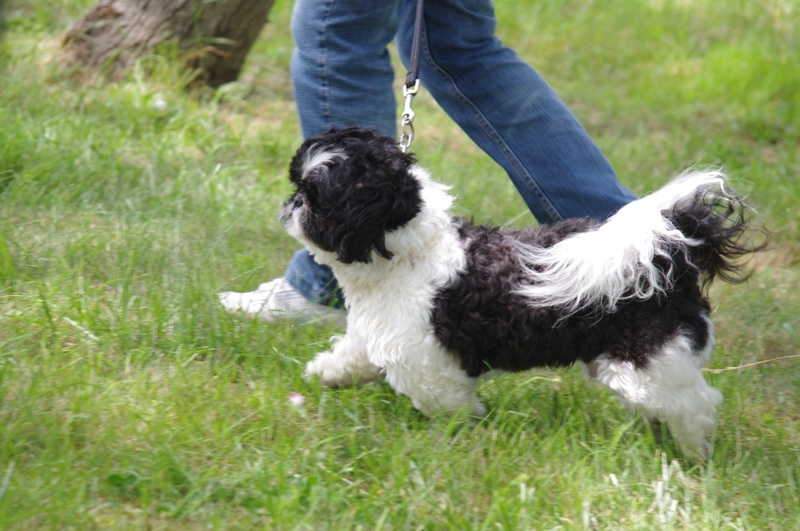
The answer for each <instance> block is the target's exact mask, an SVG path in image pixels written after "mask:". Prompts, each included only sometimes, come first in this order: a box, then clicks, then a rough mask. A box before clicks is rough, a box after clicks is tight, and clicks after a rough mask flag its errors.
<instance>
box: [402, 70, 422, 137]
mask: <svg viewBox="0 0 800 531" xmlns="http://www.w3.org/2000/svg"><path fill="white" fill-rule="evenodd" d="M417 92H419V79H417V80H416V81H415V82H414V84H413V85H411V86H408V85H407V86H405V87H403V98H405V105H404V106H403V119H402V121H401V122H400V123H401V127H402V129H403V133H402V134H401V135H400V151H402V152H403V153H405V152H406V151H407V150H408V148H409V147H411V142H413V141H414V117H415V116H416V115H415V114H414V109H412V108H411V103H412V102H413V101H414V96H416V95H417Z"/></svg>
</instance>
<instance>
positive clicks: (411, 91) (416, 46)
mask: <svg viewBox="0 0 800 531" xmlns="http://www.w3.org/2000/svg"><path fill="white" fill-rule="evenodd" d="M424 4H425V0H417V12H416V15H415V16H414V35H413V38H412V40H411V58H410V60H409V64H408V75H406V83H405V85H404V86H403V99H404V100H405V105H404V106H403V117H402V121H401V122H400V124H401V127H402V130H403V132H402V134H401V135H400V149H401V150H402V151H403V153H405V152H406V151H407V150H408V148H409V147H410V146H411V142H413V141H414V117H415V114H414V110H413V109H412V108H411V103H412V101H414V96H416V95H417V92H419V55H420V48H421V47H422V26H423V24H424V18H423V11H424Z"/></svg>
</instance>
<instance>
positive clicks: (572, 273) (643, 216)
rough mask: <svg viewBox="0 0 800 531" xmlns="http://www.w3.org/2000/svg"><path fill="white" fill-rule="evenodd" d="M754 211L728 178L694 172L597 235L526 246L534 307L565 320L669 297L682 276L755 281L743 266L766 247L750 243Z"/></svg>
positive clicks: (528, 291)
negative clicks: (747, 240)
mask: <svg viewBox="0 0 800 531" xmlns="http://www.w3.org/2000/svg"><path fill="white" fill-rule="evenodd" d="M746 212H747V207H746V206H745V205H744V202H743V200H742V199H741V197H739V196H738V195H737V194H735V193H734V192H732V191H731V190H728V189H726V187H725V176H724V174H723V173H722V172H721V171H718V170H712V171H702V172H699V171H695V172H687V173H684V174H682V175H681V176H679V177H677V178H676V179H674V180H673V181H671V182H670V183H669V184H667V185H666V186H664V187H663V188H661V189H660V190H658V191H657V192H654V193H652V194H650V195H648V196H645V197H643V198H641V199H638V200H636V201H634V202H632V203H630V204H628V205H626V206H625V207H623V208H622V209H621V210H620V211H619V212H618V213H617V214H615V215H614V216H612V217H611V218H609V220H608V221H606V222H605V223H604V224H602V225H600V226H598V227H597V228H596V229H594V230H592V231H589V232H582V233H577V234H574V235H571V236H569V237H568V238H566V239H564V240H562V241H560V242H558V243H556V244H554V245H553V246H551V247H534V246H523V247H522V248H521V249H520V251H519V253H520V254H519V257H520V260H521V261H522V263H523V266H524V268H525V270H526V272H527V273H528V274H529V278H530V280H531V283H530V284H527V285H525V286H524V287H521V288H520V289H519V292H520V293H521V294H523V295H525V296H526V297H528V298H529V299H530V301H531V303H532V304H534V305H536V306H539V307H558V308H559V309H560V310H561V311H562V312H564V314H565V315H567V316H568V315H572V314H574V313H576V312H581V311H589V312H590V313H594V312H595V311H596V310H600V309H602V310H604V311H608V312H612V311H614V309H615V308H616V306H617V304H618V303H619V302H621V301H625V300H631V299H647V298H650V297H653V296H656V295H658V294H659V293H664V292H665V291H667V290H668V289H669V288H670V287H671V286H672V285H673V283H674V281H675V279H676V278H678V276H680V275H686V274H691V275H693V276H694V277H695V279H696V280H698V281H700V282H702V283H703V285H704V286H705V285H706V284H708V283H709V282H711V281H712V280H713V279H714V278H715V277H717V276H719V277H720V278H722V279H724V280H726V281H728V282H741V281H744V280H745V279H746V278H747V275H746V274H745V273H744V272H743V270H742V264H741V262H740V261H739V260H738V259H739V258H740V257H741V256H743V255H746V254H749V253H751V252H754V251H756V250H759V249H760V248H761V247H763V244H761V245H759V244H748V243H742V240H744V238H743V235H744V233H745V232H747V229H748V223H747V220H746V216H745V214H746Z"/></svg>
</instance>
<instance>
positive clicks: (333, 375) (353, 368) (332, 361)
mask: <svg viewBox="0 0 800 531" xmlns="http://www.w3.org/2000/svg"><path fill="white" fill-rule="evenodd" d="M331 341H332V344H331V350H326V351H325V352H320V353H319V354H317V356H316V357H315V358H314V359H313V360H312V361H310V362H308V365H306V371H305V375H304V376H305V377H306V378H311V377H312V376H314V375H317V376H319V378H320V381H321V382H322V384H323V385H325V386H327V387H349V386H351V385H356V384H364V383H367V382H372V381H375V380H382V379H383V372H382V370H381V368H380V367H378V366H376V365H373V364H372V363H370V361H369V358H368V357H367V351H366V349H365V348H364V347H363V343H362V342H360V341H357V340H354V339H353V337H352V336H351V335H345V336H344V337H340V336H337V337H334V338H333V339H332V340H331Z"/></svg>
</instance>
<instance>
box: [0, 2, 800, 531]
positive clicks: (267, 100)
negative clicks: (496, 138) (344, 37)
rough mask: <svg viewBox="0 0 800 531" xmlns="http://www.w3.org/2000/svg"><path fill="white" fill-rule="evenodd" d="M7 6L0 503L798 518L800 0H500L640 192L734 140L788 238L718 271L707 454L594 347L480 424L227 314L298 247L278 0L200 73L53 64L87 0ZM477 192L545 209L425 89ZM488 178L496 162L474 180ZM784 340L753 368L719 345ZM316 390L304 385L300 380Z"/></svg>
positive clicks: (16, 507)
mask: <svg viewBox="0 0 800 531" xmlns="http://www.w3.org/2000/svg"><path fill="white" fill-rule="evenodd" d="M40 4H41V3H40V2H33V1H32V0H16V1H14V2H11V5H9V6H7V13H6V18H7V31H6V34H5V36H4V39H3V40H2V41H0V46H1V47H2V50H1V51H2V54H0V57H2V61H3V64H2V66H1V67H2V73H0V79H1V80H2V81H0V124H2V127H0V528H3V529H37V528H39V529H109V528H114V529H128V528H131V529H135V528H148V529H171V530H172V529H196V528H219V529H223V528H224V529H239V528H241V529H251V528H259V527H261V528H270V529H272V528H274V529H317V528H330V529H349V528H361V529H405V528H408V529H436V528H460V529H467V528H469V529H473V528H474V529H489V528H492V529H497V528H500V529H555V528H562V529H582V528H589V529H619V528H623V529H774V530H784V529H793V528H795V527H796V526H797V523H798V522H800V405H798V402H797V397H798V396H800V361H798V360H797V359H796V358H794V359H792V358H789V359H783V360H779V359H778V358H784V357H788V356H796V355H797V353H798V351H799V350H800V297H798V293H800V261H799V260H798V256H800V232H799V229H798V219H800V213H799V212H798V207H797V205H798V204H800V186H798V185H797V175H798V174H800V160H798V153H799V152H800V150H799V149H798V147H799V144H800V105H799V104H800V73H799V72H800V71H798V69H797V68H796V64H797V50H798V49H800V42H799V41H800V33H798V32H797V31H796V29H797V28H798V27H800V9H798V7H797V5H796V4H795V3H793V2H788V1H785V0H770V1H766V2H758V3H755V2H748V1H745V0H723V1H711V0H696V1H693V2H667V1H660V0H650V1H644V0H640V1H622V0H617V1H613V2H598V1H585V0H583V1H558V2H556V1H536V2H533V1H530V2H505V3H504V2H498V5H497V9H498V17H499V20H500V26H499V32H500V35H501V37H502V38H503V39H504V40H505V41H506V42H507V43H508V44H510V45H512V46H513V47H515V49H517V50H518V52H519V53H520V55H521V56H523V57H524V58H525V59H526V60H528V61H530V62H531V63H532V64H534V65H535V66H536V67H537V69H538V70H539V71H540V72H541V73H542V74H543V75H545V77H546V78H547V79H549V80H550V82H551V84H553V86H554V87H555V88H556V89H557V90H558V91H559V93H561V94H562V95H563V97H564V98H565V99H566V100H567V101H568V102H569V104H570V105H571V106H572V107H573V109H574V110H575V112H576V113H577V114H578V116H579V117H580V119H581V120H582V121H583V122H584V124H585V125H586V126H587V128H588V129H589V130H590V132H591V134H592V135H593V136H594V137H595V138H596V140H597V141H598V143H599V144H600V145H601V147H602V148H603V150H604V152H605V153H606V154H607V156H608V157H609V159H610V160H611V162H612V164H613V165H614V166H615V168H616V169H617V171H618V173H619V175H620V178H621V180H622V181H623V182H624V183H625V184H626V185H628V186H629V187H631V188H632V189H633V190H635V191H636V192H638V193H645V192H647V191H649V190H652V189H654V188H656V187H658V186H659V185H660V184H662V183H663V182H665V181H666V180H667V179H668V178H669V177H670V176H672V175H674V174H676V173H677V172H679V171H680V170H682V169H683V168H685V167H687V166H690V165H693V164H716V163H720V164H724V166H725V168H726V169H727V170H728V171H729V173H730V174H731V175H732V177H733V184H734V186H735V187H736V188H738V189H740V190H741V191H743V192H744V193H747V194H748V195H749V196H750V198H751V202H752V204H753V205H754V206H755V207H756V208H757V210H758V219H759V221H760V222H762V223H763V224H764V225H765V226H767V227H768V228H769V229H770V230H771V231H772V232H773V235H774V242H773V249H772V250H771V251H770V252H768V253H765V254H763V255H761V256H760V257H759V258H758V259H757V261H756V262H755V267H756V273H755V275H754V276H753V278H752V279H751V280H750V281H749V283H747V284H745V285H741V286H725V285H717V286H715V287H714V289H713V290H712V299H713V304H714V308H715V322H716V326H717V332H718V347H717V352H716V355H715V358H714V361H713V362H712V367H711V368H712V369H715V370H718V371H717V372H710V373H708V375H707V376H708V378H709V380H711V381H712V383H713V385H715V386H716V387H718V388H719V389H721V390H722V391H723V393H724V394H725V402H724V404H723V405H722V408H721V411H720V416H719V425H718V429H717V431H716V434H715V439H714V452H713V456H712V459H711V460H710V461H709V463H708V464H707V465H704V466H692V465H691V464H689V463H688V462H686V461H685V460H684V459H683V458H682V457H681V456H680V454H679V453H678V452H677V451H676V450H675V448H674V447H673V446H672V445H671V444H670V443H666V444H665V445H663V446H661V445H659V444H657V443H656V442H655V441H654V440H653V438H652V437H651V436H650V435H649V434H648V432H647V431H646V430H645V429H643V428H642V426H641V425H640V424H638V423H637V422H635V421H634V419H633V417H631V416H630V415H629V414H628V413H626V412H624V411H622V410H620V408H619V407H618V405H617V403H616V401H615V399H614V398H613V397H612V396H610V394H609V393H607V392H605V391H604V390H602V389H599V388H595V387H591V386H589V387H587V386H586V385H585V384H584V383H583V381H582V379H581V376H580V374H579V371H577V370H564V371H538V372H532V373H527V374H520V375H511V376H504V377H502V378H499V379H496V380H492V381H489V382H487V383H485V384H484V385H482V387H481V389H480V391H479V392H480V395H481V396H482V398H483V399H484V401H485V402H486V403H487V404H488V405H489V406H490V408H492V412H491V414H490V415H489V417H488V418H487V419H486V420H485V421H484V422H482V423H480V424H479V425H477V426H474V427H465V426H464V425H463V424H462V423H460V422H458V420H457V419H456V420H448V419H443V418H435V419H428V418H425V417H422V416H421V415H420V414H418V413H417V412H416V411H415V410H414V409H413V408H412V407H411V405H410V404H409V403H408V401H407V400H406V399H404V398H403V397H400V396H397V395H395V394H394V393H392V392H391V391H390V389H388V388H387V387H385V386H381V385H373V386H368V387H365V388H362V389H357V390H351V389H344V390H336V391H331V390H324V389H322V388H320V386H319V385H318V384H315V383H313V382H312V383H309V382H305V381H303V380H302V378H301V377H300V374H301V372H302V366H303V364H304V363H305V361H307V360H308V359H310V358H311V357H312V356H313V355H314V354H315V353H316V352H317V351H319V350H322V349H324V348H325V346H326V344H327V341H328V338H329V336H330V335H332V334H334V333H336V332H337V331H336V330H332V329H330V328H325V327H298V326H292V325H289V324H286V323H281V324H270V323H262V322H257V321H254V320H250V319H246V318H241V317H238V316H231V315H228V314H226V313H224V312H222V311H221V309H220V307H219V306H218V305H217V304H216V299H215V293H216V292H217V291H220V290H228V289H236V290H244V289H252V288H254V287H255V286H256V285H257V284H258V283H259V282H262V281H265V280H268V279H271V278H273V277H275V276H278V275H280V274H281V273H282V271H283V268H284V267H285V264H286V262H287V260H288V258H289V257H290V256H291V254H292V252H293V251H294V249H295V244H294V242H293V241H291V240H290V239H289V237H288V236H286V235H285V234H284V233H283V231H282V229H281V228H280V226H279V224H278V223H277V221H276V219H275V217H276V214H277V211H278V208H279V206H280V205H281V203H282V201H283V199H284V198H285V197H286V195H287V192H288V185H287V180H286V177H285V175H286V166H287V164H288V159H289V157H290V156H291V154H292V152H293V150H294V149H295V148H296V147H297V145H298V143H299V141H300V133H299V130H298V126H297V123H296V116H295V113H294V108H293V102H292V98H291V89H290V82H289V79H288V75H287V71H288V58H289V54H290V50H291V40H290V36H289V35H288V30H287V29H286V28H287V27H288V18H289V14H290V9H291V6H290V5H289V4H288V3H279V5H277V6H276V8H275V10H274V12H273V14H272V21H271V23H270V24H269V25H268V27H267V28H266V29H265V32H264V35H263V36H262V38H261V40H260V41H259V42H258V43H257V45H256V47H255V49H254V51H253V52H252V55H251V57H250V60H249V62H248V65H247V68H246V71H245V72H244V73H243V76H242V78H241V80H240V81H239V82H238V83H235V84H232V85H229V86H226V87H223V88H221V89H219V90H217V91H214V92H212V91H204V90H194V91H189V92H187V91H185V90H183V88H182V87H183V83H184V82H185V80H186V79H187V76H186V74H185V73H183V72H181V71H180V70H179V69H177V68H176V67H175V66H174V64H175V63H174V61H173V60H172V59H171V56H170V54H169V52H168V51H165V53H164V55H162V56H153V57H149V58H146V59H143V60H142V61H141V62H140V64H138V65H137V66H136V68H134V69H133V70H132V71H131V72H130V73H129V75H128V76H127V77H126V78H125V79H123V80H121V81H120V82H118V83H114V84H103V83H100V82H93V81H92V82H88V83H87V82H78V81H76V80H74V79H71V78H69V77H67V76H65V75H64V73H63V71H62V70H61V69H60V68H59V62H58V57H59V49H58V35H59V33H60V32H62V31H63V30H64V29H65V28H66V27H67V26H68V25H69V23H70V22H71V21H72V20H74V19H76V18H77V17H79V16H80V15H81V14H82V13H83V12H85V11H86V10H87V9H88V7H89V6H90V5H91V4H92V2H91V1H90V0H62V1H61V2H57V3H55V4H52V3H51V4H48V5H47V6H44V5H43V4H42V5H40ZM415 103H416V105H415V109H416V110H417V122H416V125H417V133H418V138H417V140H416V142H415V144H414V149H415V150H416V152H417V154H418V157H419V159H420V161H421V162H422V163H423V164H424V165H425V166H427V167H428V168H429V169H431V171H432V172H433V174H434V175H436V176H437V178H439V179H440V180H444V181H447V182H450V183H451V184H453V185H454V190H455V191H456V192H457V193H458V195H459V201H458V206H457V210H458V212H459V213H462V214H468V215H472V216H474V217H475V218H476V219H477V220H479V221H485V222H490V221H491V222H495V223H510V224H515V225H526V224H531V223H533V219H532V218H531V217H530V215H529V214H527V213H526V210H525V207H524V205H523V203H522V202H521V200H519V198H518V197H517V196H516V192H515V191H514V189H513V187H512V186H511V185H510V183H509V182H508V179H507V178H506V177H505V176H504V175H503V173H502V171H501V170H500V169H499V168H497V167H496V166H495V165H494V164H493V163H492V162H491V161H490V160H488V159H487V158H486V157H485V155H483V154H482V153H480V152H479V151H478V150H477V149H476V148H475V147H474V146H472V145H471V144H470V142H469V141H468V140H467V139H466V138H465V137H464V135H463V134H462V133H461V132H460V131H459V130H458V129H457V128H456V127H455V126H454V125H453V124H452V123H450V122H449V121H448V119H447V117H446V116H445V115H444V114H443V113H442V112H441V111H440V110H438V109H437V108H436V107H435V105H434V104H433V102H432V101H431V100H430V98H429V96H427V94H424V93H423V95H421V96H420V97H419V98H418V99H417V100H416V102H415ZM475 175H480V178H474V177H473V176H475ZM767 360H773V361H770V362H768V363H763V364H760V365H754V366H750V367H747V368H743V369H734V370H721V369H726V368H730V367H737V366H740V365H745V364H750V363H754V362H760V361H767ZM295 392H296V393H301V394H302V395H304V397H305V403H304V404H303V405H302V406H295V405H292V404H291V403H290V402H289V396H290V394H291V393H295Z"/></svg>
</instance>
